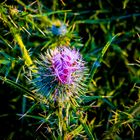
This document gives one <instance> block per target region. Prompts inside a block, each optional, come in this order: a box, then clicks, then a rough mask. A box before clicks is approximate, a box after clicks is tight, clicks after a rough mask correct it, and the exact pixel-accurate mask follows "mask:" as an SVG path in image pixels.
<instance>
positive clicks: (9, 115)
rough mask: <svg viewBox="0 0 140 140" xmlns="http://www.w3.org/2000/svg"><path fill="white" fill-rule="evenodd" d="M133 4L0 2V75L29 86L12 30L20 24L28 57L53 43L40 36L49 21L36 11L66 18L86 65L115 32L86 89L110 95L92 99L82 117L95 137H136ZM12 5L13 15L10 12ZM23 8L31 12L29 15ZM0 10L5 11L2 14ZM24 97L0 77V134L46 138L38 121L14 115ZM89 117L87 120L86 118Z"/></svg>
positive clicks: (138, 25)
mask: <svg viewBox="0 0 140 140" xmlns="http://www.w3.org/2000/svg"><path fill="white" fill-rule="evenodd" d="M139 5H140V1H139V0H116V1H115V0H87V1H85V0H70V1H66V0H53V1H52V0H45V1H43V0H36V1H31V0H30V1H20V0H15V1H14V0H7V1H5V2H4V3H2V2H1V5H0V76H3V77H4V76H6V77H7V78H9V79H11V80H13V81H16V80H18V83H19V84H22V85H26V86H27V88H29V87H28V83H27V81H26V80H25V79H26V78H25V77H24V74H25V73H26V72H25V73H24V72H23V71H22V70H21V69H23V67H22V66H23V65H22V64H23V61H22V59H21V52H20V49H19V47H18V45H17V43H15V42H16V41H15V40H16V38H15V37H14V33H15V32H14V31H15V30H13V29H14V28H15V29H16V32H18V28H17V27H16V25H17V26H19V27H20V29H21V28H23V27H25V29H22V30H21V36H22V39H23V42H24V44H25V46H26V48H27V50H29V53H30V55H31V56H32V58H36V57H38V53H39V52H43V51H45V49H46V48H47V47H48V46H49V45H50V44H51V43H54V42H53V41H54V40H53V39H52V37H51V36H49V37H48V36H47V37H46V36H44V35H43V33H42V32H45V33H46V34H47V30H48V28H49V26H50V25H49V24H50V23H49V20H48V19H45V18H43V17H42V18H40V17H39V15H42V14H46V16H48V17H49V19H50V20H52V21H53V20H55V19H59V20H61V21H64V22H65V23H67V25H68V27H69V26H70V27H73V28H74V34H76V36H78V37H77V40H78V39H79V41H77V40H76V41H77V43H75V40H74V39H71V44H72V45H74V46H75V47H76V48H78V49H79V50H80V52H81V53H82V55H83V58H84V60H85V61H87V64H88V67H89V69H90V70H91V69H92V66H93V64H94V62H95V61H96V59H97V58H98V57H99V56H100V55H101V51H102V49H103V47H104V46H105V45H106V43H107V42H108V41H110V40H111V38H112V37H113V36H114V35H115V34H117V33H121V35H120V36H119V37H117V38H115V40H114V41H113V42H112V43H111V45H110V47H109V49H108V50H107V52H106V54H105V55H104V57H103V59H102V63H101V64H99V65H100V66H99V67H97V71H96V73H95V74H94V75H93V76H94V77H93V79H91V83H90V84H89V90H90V91H92V92H91V93H90V94H89V95H92V96H93V95H95V96H111V98H101V99H100V98H97V99H95V100H94V101H95V107H94V108H89V109H88V122H89V124H90V125H91V127H93V130H94V134H95V135H96V138H97V139H115V140H120V139H123V140H125V139H127V140H128V139H130V140H131V139H135V140H138V139H140V134H139V131H138V130H139V127H140V115H139V114H140V106H139V101H140V90H139V89H140V20H139V19H140V8H139ZM3 7H4V8H3ZM15 7H16V8H15ZM17 9H18V12H19V15H18V14H17V13H16V12H17V11H16V10H17ZM20 11H23V12H21V13H20ZM53 11H56V13H53ZM14 12H15V13H14ZM29 13H30V14H32V15H34V17H30V15H29ZM2 14H5V16H6V18H5V17H4V16H2ZM22 14H23V15H22ZM4 20H9V23H8V22H7V21H4ZM31 21H32V23H31ZM14 23H15V24H16V25H14ZM36 24H37V26H36ZM11 25H12V27H11V28H9V27H10V26H11ZM26 29H27V30H26ZM30 34H31V35H30ZM49 40H51V42H49ZM2 60H5V61H2ZM25 71H26V66H25ZM23 73H24V74H23ZM18 75H20V76H19V77H20V78H19V79H18ZM24 101H25V100H24V98H23V92H22V91H20V90H18V89H17V88H13V87H12V86H10V85H9V84H7V83H5V82H3V80H1V81H0V139H1V140H22V139H27V138H28V139H39V140H40V139H49V137H46V136H44V135H45V132H43V131H44V130H39V131H36V129H37V127H38V125H37V124H35V123H34V120H31V119H19V118H20V117H19V116H18V115H17V114H21V113H22V110H23V108H22V107H23V106H22V104H23V102H24ZM94 101H93V102H94ZM26 102H27V103H26V104H27V106H26V107H27V108H28V105H29V106H30V104H32V103H30V102H29V103H28V100H27V101H26ZM86 105H87V106H88V105H89V103H87V104H86ZM124 112H125V113H124ZM131 115H132V116H133V117H134V118H133V119H131ZM92 120H94V123H93V124H91V123H90V122H91V121H92ZM111 122H112V123H111ZM92 125H93V126H92Z"/></svg>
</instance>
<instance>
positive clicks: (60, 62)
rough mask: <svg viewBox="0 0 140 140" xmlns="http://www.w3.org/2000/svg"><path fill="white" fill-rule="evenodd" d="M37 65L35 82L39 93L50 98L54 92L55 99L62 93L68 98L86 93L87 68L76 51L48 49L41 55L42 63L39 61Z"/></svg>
mask: <svg viewBox="0 0 140 140" xmlns="http://www.w3.org/2000/svg"><path fill="white" fill-rule="evenodd" d="M37 64H38V73H36V77H37V78H35V79H34V80H33V83H34V84H35V87H36V89H37V92H39V93H42V94H43V95H45V96H48V95H50V91H53V92H52V93H53V94H55V95H54V96H55V97H56V95H60V94H61V93H62V92H63V93H62V94H66V96H67V95H68V96H71V95H77V94H79V93H81V94H82V93H83V92H84V89H85V84H84V80H85V79H86V75H87V68H86V67H85V62H84V61H83V60H82V56H81V55H80V53H79V52H78V51H77V50H76V49H70V48H69V47H65V46H64V47H58V48H55V49H54V50H50V49H48V51H47V53H46V54H45V55H41V61H39V60H38V61H37Z"/></svg>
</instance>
